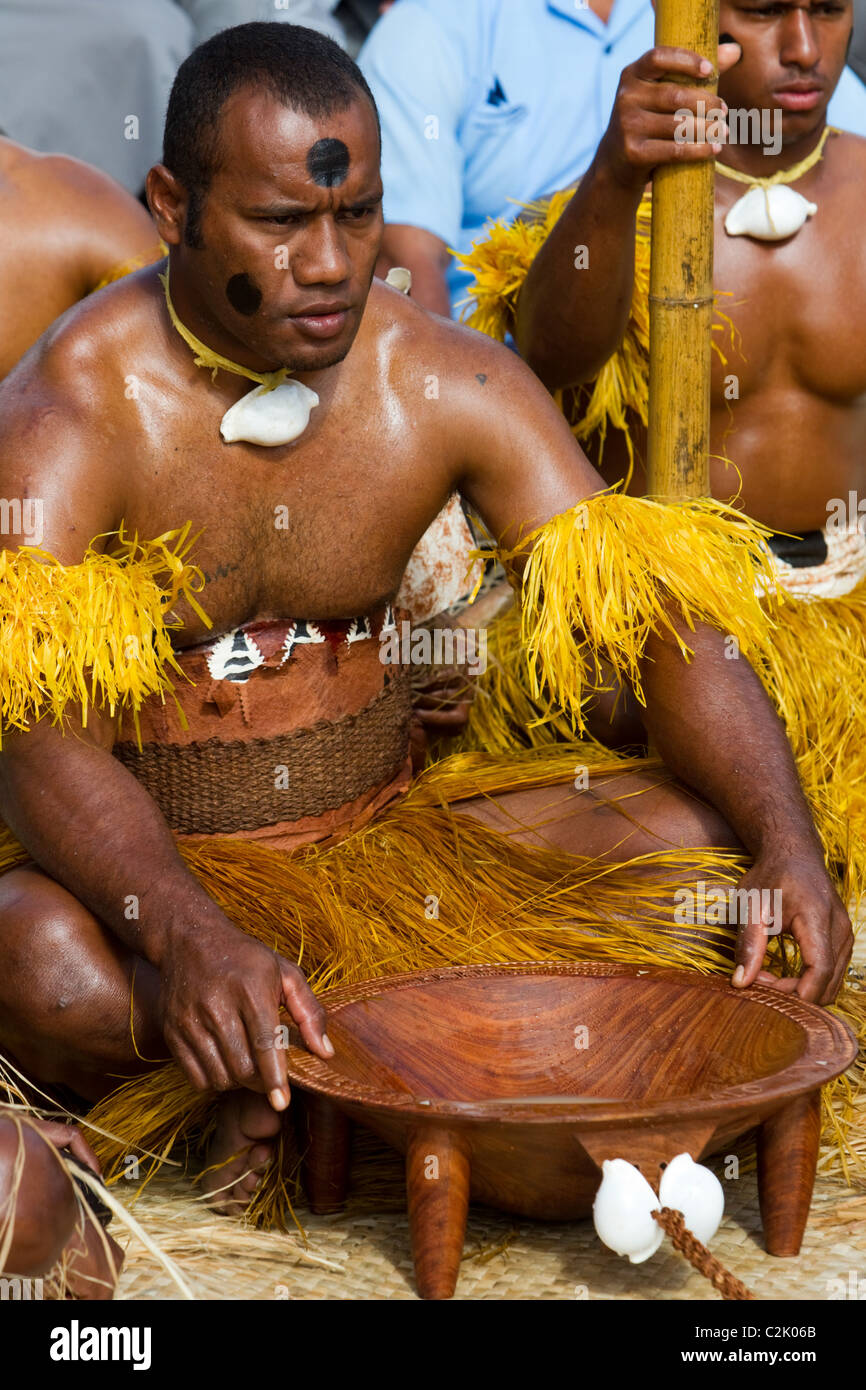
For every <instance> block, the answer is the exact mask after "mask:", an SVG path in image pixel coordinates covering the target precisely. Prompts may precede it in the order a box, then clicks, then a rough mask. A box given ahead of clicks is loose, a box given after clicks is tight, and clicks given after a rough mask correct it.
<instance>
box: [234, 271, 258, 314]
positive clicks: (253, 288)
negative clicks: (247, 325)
mask: <svg viewBox="0 0 866 1390" xmlns="http://www.w3.org/2000/svg"><path fill="white" fill-rule="evenodd" d="M226 299H227V300H228V302H229V304H230V305H231V306H232V308H233V309H237V311H238V313H239V314H245V315H247V317H249V315H250V314H255V313H257V312H258V310H259V309H260V308H261V307H262V292H261V290H260V289H259V287H258V285H257V284H256V283H255V281H254V280H251V279H250V277H249V275H247V274H246V273H245V272H241V274H240V275H233V276H232V278H231V279H230V280H229V282H228V284H227V285H226Z"/></svg>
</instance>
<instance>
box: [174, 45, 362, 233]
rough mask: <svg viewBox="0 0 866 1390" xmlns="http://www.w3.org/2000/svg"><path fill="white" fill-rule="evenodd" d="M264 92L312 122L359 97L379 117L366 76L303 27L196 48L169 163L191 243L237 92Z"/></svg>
mask: <svg viewBox="0 0 866 1390" xmlns="http://www.w3.org/2000/svg"><path fill="white" fill-rule="evenodd" d="M247 86H251V87H255V86H261V87H265V88H266V89H267V90H268V91H269V92H270V93H271V94H272V95H273V96H274V97H275V98H276V99H277V100H278V101H281V102H282V103H283V104H284V105H285V106H288V107H291V108H292V109H293V110H295V111H301V112H303V113H304V115H307V116H330V115H331V114H332V113H333V112H335V111H345V110H346V108H347V107H349V106H351V105H352V103H353V102H355V101H357V100H358V97H359V95H360V96H363V97H366V98H367V100H368V101H369V103H370V105H371V106H372V108H373V114H374V115H375V117H376V128H377V130H378V131H379V135H380V139H381V129H380V126H379V112H378V110H377V108H376V102H375V99H374V97H373V93H372V92H371V91H370V88H369V87H368V86H367V83H366V81H365V79H364V74H363V73H362V72H361V69H360V68H359V67H358V65H357V64H356V63H354V62H353V61H352V59H351V58H350V57H349V55H348V54H347V53H344V52H343V50H342V48H340V46H339V44H336V43H334V41H333V39H329V38H326V37H325V35H324V34H319V33H317V32H316V30H315V29H307V28H305V27H304V26H303V25H300V24H284V23H281V22H279V21H272V22H265V23H253V24H238V25H235V27H234V28H232V29H223V30H222V31H221V32H220V33H218V34H214V36H213V37H212V38H210V39H208V40H207V41H206V42H205V43H202V44H199V46H198V48H194V49H193V51H192V53H190V55H189V57H188V58H186V59H185V60H184V62H182V63H181V65H180V67H179V68H178V70H177V76H176V77H175V79H174V83H173V85H172V89H171V95H170V97H169V99H168V110H167V111H166V116H165V132H164V134H163V145H162V162H163V164H165V165H166V167H167V168H169V169H170V170H171V172H172V173H173V174H174V175H175V177H176V178H178V179H180V182H181V183H182V184H183V185H184V187H185V188H186V190H187V192H188V194H189V199H190V201H189V210H188V214H187V227H186V241H187V244H188V245H190V246H200V245H201V229H200V217H201V208H202V203H203V200H204V195H205V194H206V192H207V189H208V186H209V184H210V181H211V178H212V177H213V175H214V173H215V172H216V169H217V167H218V165H219V117H220V112H221V111H222V108H223V106H224V105H225V103H226V101H227V100H228V98H229V97H230V96H231V95H232V93H233V92H236V91H238V90H239V89H240V88H241V87H247Z"/></svg>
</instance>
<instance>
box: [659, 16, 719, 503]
mask: <svg viewBox="0 0 866 1390" xmlns="http://www.w3.org/2000/svg"><path fill="white" fill-rule="evenodd" d="M655 41H656V44H657V45H661V44H664V45H666V46H673V47H676V48H689V49H692V50H694V52H696V53H700V54H701V56H702V57H706V58H709V60H710V62H711V63H712V64H713V68H714V69H715V68H716V66H717V62H718V45H719V0H657V4H656V32H655ZM675 80H677V81H679V80H681V79H675ZM701 85H705V86H706V89H707V106H708V109H711V108H712V107H713V105H714V101H713V95H714V93H715V91H716V81H715V78H710V79H709V80H708V81H707V82H706V83H705V84H704V83H702V84H701ZM714 193H715V169H714V167H713V162H712V160H708V161H706V162H702V163H700V164H688V165H686V164H683V165H679V164H677V165H665V166H664V167H663V168H660V169H658V170H656V173H655V174H654V176H653V220H652V269H651V274H650V378H649V440H648V458H647V487H648V492H649V495H650V496H651V497H660V498H661V497H665V498H671V497H699V496H701V495H702V494H706V493H708V492H709V448H710V335H711V333H712V323H713V199H714Z"/></svg>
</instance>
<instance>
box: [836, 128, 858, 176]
mask: <svg viewBox="0 0 866 1390" xmlns="http://www.w3.org/2000/svg"><path fill="white" fill-rule="evenodd" d="M829 148H830V151H831V152H834V153H835V154H836V155H837V159H838V164H839V167H840V168H844V167H846V166H848V167H849V168H850V167H851V166H852V165H853V166H854V167H855V168H856V169H857V171H858V175H859V172H860V171H862V170H863V169H866V139H864V137H863V136H862V135H854V134H852V132H851V131H850V130H840V131H837V132H836V134H835V135H833V137H832V139H831V143H830V147H829Z"/></svg>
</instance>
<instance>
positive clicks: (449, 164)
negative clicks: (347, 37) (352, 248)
mask: <svg viewBox="0 0 866 1390" xmlns="http://www.w3.org/2000/svg"><path fill="white" fill-rule="evenodd" d="M770 8H771V7H770ZM653 29H654V16H653V8H652V4H651V0H397V3H396V4H395V5H393V6H392V8H391V10H390V11H389V12H388V13H387V14H386V15H385V17H384V18H383V19H381V20H380V21H379V23H378V24H377V25H376V27H375V29H374V30H373V32H372V33H371V35H370V37H369V39H368V40H367V42H366V44H365V45H364V48H363V49H362V50H361V54H360V58H359V64H360V66H361V68H362V70H363V72H364V75H365V77H366V78H367V81H368V82H369V84H370V87H371V88H372V91H373V94H374V96H375V98H376V102H377V104H378V107H379V112H380V116H381V120H382V177H383V180H384V185H385V221H386V224H387V226H386V231H385V240H384V243H383V257H382V260H381V261H380V264H379V267H378V271H379V273H380V274H384V273H385V272H386V271H387V270H388V269H389V268H390V267H391V266H394V265H402V266H407V267H408V268H409V269H410V270H411V271H412V276H413V290H412V294H413V298H414V299H415V300H416V301H418V302H419V303H421V304H423V305H424V306H425V307H426V308H428V309H432V310H433V311H434V312H436V313H440V314H448V313H450V312H453V311H454V310H455V308H456V306H458V305H459V304H460V303H461V302H462V301H463V300H464V299H465V298H466V295H467V286H468V284H469V278H468V276H467V275H465V274H464V272H462V271H461V270H460V269H459V268H458V267H457V266H456V265H455V264H454V262H453V260H452V258H451V256H450V254H449V248H455V249H457V250H460V251H467V250H468V249H469V247H470V245H471V243H472V242H473V240H475V239H477V238H479V237H480V236H481V235H483V232H484V228H485V226H486V224H487V222H488V220H489V219H490V218H500V217H503V216H509V215H514V214H516V212H517V210H518V209H517V205H518V204H519V203H520V202H529V201H531V200H533V199H535V198H538V197H542V196H544V195H545V194H548V193H551V192H553V190H554V189H558V188H564V187H567V186H568V185H569V184H570V183H573V182H574V180H575V179H577V178H578V177H579V176H580V175H581V174H582V173H583V172H584V171H585V170H586V169H587V167H588V166H589V164H590V162H591V160H592V158H593V155H594V154H595V150H596V147H597V145H598V142H599V140H600V139H601V136H602V135H603V133H604V131H605V129H606V127H607V123H608V120H609V118H610V114H611V111H612V109H613V103H614V99H615V97H616V92H617V87H618V85H619V79H620V74H621V72H622V70H623V68H625V67H626V66H628V64H630V63H632V62H634V61H635V60H636V59H637V58H638V57H639V56H640V55H641V54H642V53H644V52H645V51H646V50H647V49H649V48H651V47H652V44H653ZM828 119H829V121H830V123H831V124H833V125H837V126H840V127H842V128H843V129H845V130H850V131H853V132H854V133H855V134H859V135H866V87H864V85H863V83H862V82H861V81H860V80H859V78H858V77H857V76H856V75H855V74H854V73H853V72H852V71H851V69H850V68H846V70H845V72H844V73H843V76H842V79H841V82H840V84H839V87H838V89H837V92H836V95H835V96H834V99H833V103H832V105H831V107H830V110H829V113H828Z"/></svg>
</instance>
